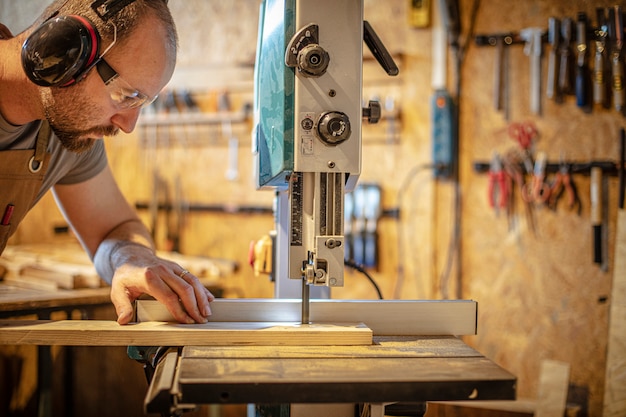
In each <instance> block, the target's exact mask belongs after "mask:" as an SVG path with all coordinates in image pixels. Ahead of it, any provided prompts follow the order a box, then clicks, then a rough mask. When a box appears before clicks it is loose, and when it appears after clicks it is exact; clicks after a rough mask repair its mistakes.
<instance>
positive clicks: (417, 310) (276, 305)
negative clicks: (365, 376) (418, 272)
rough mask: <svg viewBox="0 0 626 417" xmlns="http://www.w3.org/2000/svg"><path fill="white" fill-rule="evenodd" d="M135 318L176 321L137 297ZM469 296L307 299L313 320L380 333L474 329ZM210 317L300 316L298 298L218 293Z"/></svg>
mask: <svg viewBox="0 0 626 417" xmlns="http://www.w3.org/2000/svg"><path fill="white" fill-rule="evenodd" d="M135 308H136V311H135V316H136V321H139V322H142V321H174V318H173V317H172V315H171V314H170V313H169V311H167V309H166V308H165V306H164V305H163V304H161V303H159V302H158V301H154V300H138V301H137V302H136V304H135ZM477 308H478V306H477V303H476V302H475V301H471V300H454V301H440V300H437V301H434V300H311V304H310V321H311V322H312V323H333V322H348V323H365V325H366V326H367V327H369V328H370V329H372V331H373V332H374V334H375V335H378V336H385V335H386V336H401V335H422V336H430V335H437V336H439V335H453V336H464V335H474V334H476V312H477ZM211 310H212V312H213V314H212V315H211V317H210V318H209V320H211V321H219V322H227V321H238V322H247V321H263V322H280V321H301V317H302V315H301V314H302V313H301V310H302V301H301V300H289V299H274V298H256V299H252V298H248V299H216V300H215V301H213V302H212V303H211Z"/></svg>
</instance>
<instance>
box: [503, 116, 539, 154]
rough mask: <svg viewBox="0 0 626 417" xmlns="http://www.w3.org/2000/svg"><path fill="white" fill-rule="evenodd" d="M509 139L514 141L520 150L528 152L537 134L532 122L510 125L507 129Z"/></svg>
mask: <svg viewBox="0 0 626 417" xmlns="http://www.w3.org/2000/svg"><path fill="white" fill-rule="evenodd" d="M508 133H509V136H510V137H511V139H513V140H514V141H516V142H517V143H518V144H519V145H520V146H521V148H522V149H524V150H529V149H530V147H531V146H532V144H533V142H534V140H535V138H536V137H537V134H538V133H539V132H538V130H537V127H535V125H534V123H532V122H522V123H511V124H510V125H509V127H508Z"/></svg>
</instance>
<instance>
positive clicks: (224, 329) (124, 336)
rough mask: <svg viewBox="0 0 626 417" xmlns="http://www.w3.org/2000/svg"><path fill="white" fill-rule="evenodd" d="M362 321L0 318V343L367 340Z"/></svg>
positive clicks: (367, 331)
mask: <svg viewBox="0 0 626 417" xmlns="http://www.w3.org/2000/svg"><path fill="white" fill-rule="evenodd" d="M371 343H372V331H371V330H370V329H368V328H367V327H366V326H365V325H363V324H310V325H302V324H294V323H276V322H272V323H262V322H246V323H237V322H229V323H221V322H210V323H206V324H178V323H166V322H142V323H135V324H130V325H126V326H120V325H119V324H117V323H116V322H114V321H102V320H57V321H53V320H0V344H4V345H62V346H184V345H195V346H229V345H261V346H263V345H270V346H278V345H303V346H324V345H344V346H345V345H368V344H371Z"/></svg>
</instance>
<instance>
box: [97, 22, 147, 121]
mask: <svg viewBox="0 0 626 417" xmlns="http://www.w3.org/2000/svg"><path fill="white" fill-rule="evenodd" d="M111 24H112V25H113V42H111V44H110V45H109V46H108V48H106V49H105V50H104V52H102V55H100V56H99V57H98V59H97V60H96V62H95V63H94V64H91V66H90V67H89V68H88V69H87V70H86V71H85V74H86V73H87V72H89V70H90V69H91V68H93V67H94V65H95V67H96V70H97V71H98V75H100V78H101V79H102V82H103V83H104V85H105V87H106V89H107V91H108V92H109V95H110V96H111V100H113V102H114V103H115V105H116V107H117V108H119V109H137V108H139V107H142V106H146V105H148V104H151V103H152V102H154V100H156V98H157V96H154V97H150V96H147V95H146V94H144V93H142V92H141V91H139V90H137V89H136V88H134V87H132V86H131V85H130V84H129V83H128V82H127V81H125V80H124V79H123V78H122V77H120V74H118V72H117V71H115V70H114V69H113V68H112V67H111V66H110V65H109V63H108V62H106V61H105V59H104V56H105V55H106V54H107V52H109V51H110V50H111V48H113V45H115V44H116V43H117V26H115V24H113V23H111Z"/></svg>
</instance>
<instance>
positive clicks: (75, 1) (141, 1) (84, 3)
mask: <svg viewBox="0 0 626 417" xmlns="http://www.w3.org/2000/svg"><path fill="white" fill-rule="evenodd" d="M92 3H93V0H55V1H54V2H53V3H52V4H51V5H50V6H48V7H47V8H46V10H45V11H44V12H43V14H42V15H41V16H40V17H39V19H37V21H36V22H35V25H34V26H33V28H36V27H38V26H39V25H41V24H42V23H43V22H45V21H46V20H48V19H50V18H52V17H55V16H57V15H59V16H63V15H79V16H82V17H85V18H87V19H89V21H90V22H91V23H92V24H93V25H94V27H95V28H96V29H97V30H98V32H99V33H100V37H101V38H102V40H103V41H104V42H103V43H104V46H105V47H106V45H108V44H109V43H110V42H112V41H113V34H114V26H113V25H115V29H116V30H117V43H118V44H123V43H124V41H125V40H126V38H127V37H128V36H129V35H130V34H131V33H132V32H133V30H134V29H135V28H136V27H137V25H139V24H141V22H142V21H143V20H145V19H146V18H147V17H149V16H154V17H155V18H156V19H157V20H159V21H160V22H161V23H162V24H163V27H165V29H166V31H167V35H168V39H167V41H168V43H169V45H168V46H169V47H170V48H171V50H172V51H173V52H174V53H176V50H177V46H178V35H177V34H176V25H175V24H174V19H173V18H172V14H171V13H170V10H169V8H168V7H167V0H135V1H133V2H131V3H130V4H128V5H127V6H126V7H124V8H123V9H122V10H120V11H119V12H118V13H117V14H115V15H113V16H111V18H110V19H109V21H108V22H105V21H104V20H103V19H102V18H100V16H98V14H96V12H95V11H94V10H93V9H92V7H91V5H92ZM100 52H101V53H102V51H100Z"/></svg>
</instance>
